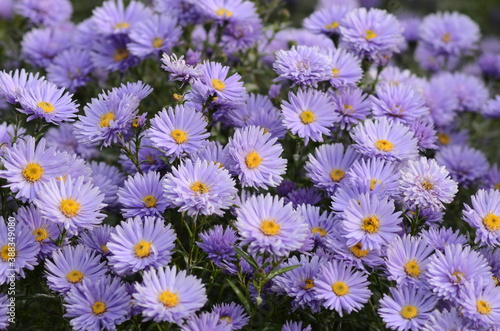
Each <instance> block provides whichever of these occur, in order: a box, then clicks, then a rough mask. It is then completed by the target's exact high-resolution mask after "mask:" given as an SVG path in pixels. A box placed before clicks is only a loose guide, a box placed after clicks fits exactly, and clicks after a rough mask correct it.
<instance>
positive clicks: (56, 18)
mask: <svg viewBox="0 0 500 331" xmlns="http://www.w3.org/2000/svg"><path fill="white" fill-rule="evenodd" d="M14 8H15V11H16V13H17V14H19V15H21V16H24V17H26V18H27V19H29V21H30V22H31V23H33V24H42V25H47V26H53V25H57V24H59V23H62V22H66V21H69V19H70V18H71V13H72V12H73V8H72V6H71V2H70V1H68V0H44V1H40V0H19V1H17V2H16V4H15V7H14Z"/></svg>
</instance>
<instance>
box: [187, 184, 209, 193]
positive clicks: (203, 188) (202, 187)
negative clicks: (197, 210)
mask: <svg viewBox="0 0 500 331" xmlns="http://www.w3.org/2000/svg"><path fill="white" fill-rule="evenodd" d="M191 190H193V192H196V193H199V194H204V193H207V192H208V191H209V190H210V189H209V188H208V186H207V185H206V184H205V183H200V182H194V184H193V185H191Z"/></svg>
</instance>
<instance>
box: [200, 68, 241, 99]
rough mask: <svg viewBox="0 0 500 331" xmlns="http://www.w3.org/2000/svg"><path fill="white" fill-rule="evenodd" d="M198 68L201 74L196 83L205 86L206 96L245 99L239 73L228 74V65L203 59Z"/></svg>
mask: <svg viewBox="0 0 500 331" xmlns="http://www.w3.org/2000/svg"><path fill="white" fill-rule="evenodd" d="M200 70H201V71H202V75H201V77H200V79H199V82H198V83H200V84H203V86H204V87H205V88H206V92H205V94H206V96H207V97H208V96H215V97H217V98H221V99H222V100H227V101H229V102H241V101H244V100H245V99H246V97H247V95H246V89H245V87H244V86H243V82H242V81H241V76H240V75H239V74H233V75H231V76H229V67H227V66H223V65H222V64H220V63H218V62H211V61H205V62H204V63H203V64H202V65H201V66H200ZM196 84H197V83H195V84H194V85H196ZM205 100H206V98H205Z"/></svg>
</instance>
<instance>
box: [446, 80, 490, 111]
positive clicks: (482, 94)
mask: <svg viewBox="0 0 500 331" xmlns="http://www.w3.org/2000/svg"><path fill="white" fill-rule="evenodd" d="M450 83H451V89H452V90H453V91H454V93H455V95H456V97H457V100H458V107H457V111H471V112H479V111H480V110H481V109H483V107H484V106H485V104H486V102H487V101H488V97H489V91H488V88H487V87H486V85H485V83H484V81H483V80H482V79H481V78H478V77H476V76H473V75H469V74H466V73H462V72H456V73H454V74H453V75H452V76H451V79H450Z"/></svg>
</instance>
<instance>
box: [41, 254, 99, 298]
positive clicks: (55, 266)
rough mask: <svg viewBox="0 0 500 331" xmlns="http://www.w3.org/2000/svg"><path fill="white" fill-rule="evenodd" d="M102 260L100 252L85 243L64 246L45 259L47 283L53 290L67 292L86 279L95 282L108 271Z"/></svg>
mask: <svg viewBox="0 0 500 331" xmlns="http://www.w3.org/2000/svg"><path fill="white" fill-rule="evenodd" d="M100 260H101V255H100V254H97V253H95V252H93V251H91V250H90V249H89V248H87V247H85V246H83V245H77V246H69V245H68V246H64V247H63V248H61V249H59V250H57V251H54V252H53V253H52V257H51V259H50V260H49V259H47V260H45V269H46V272H47V274H46V278H47V285H48V286H49V288H50V289H51V290H52V291H54V292H59V293H62V294H65V293H66V292H68V291H69V290H70V289H72V288H74V287H77V285H79V284H81V283H82V282H83V281H84V280H88V281H90V282H91V283H94V282H96V281H98V280H99V279H101V278H102V277H104V275H105V273H106V271H107V270H106V264H105V263H104V262H100Z"/></svg>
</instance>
